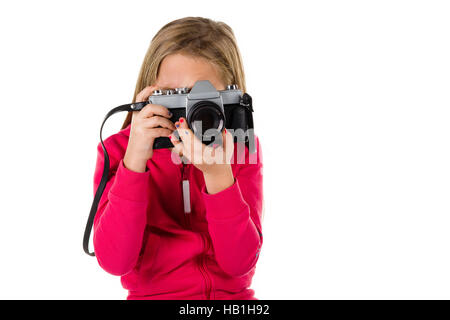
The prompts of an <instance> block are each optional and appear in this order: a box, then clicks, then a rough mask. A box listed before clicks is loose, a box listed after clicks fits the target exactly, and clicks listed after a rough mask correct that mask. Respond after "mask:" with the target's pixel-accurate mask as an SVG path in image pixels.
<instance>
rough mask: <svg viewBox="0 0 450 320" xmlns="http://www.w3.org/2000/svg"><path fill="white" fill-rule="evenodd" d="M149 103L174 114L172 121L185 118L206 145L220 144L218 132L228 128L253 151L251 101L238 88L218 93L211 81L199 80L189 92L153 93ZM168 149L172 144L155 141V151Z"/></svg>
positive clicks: (184, 89)
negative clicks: (160, 106) (162, 107)
mask: <svg viewBox="0 0 450 320" xmlns="http://www.w3.org/2000/svg"><path fill="white" fill-rule="evenodd" d="M148 103H151V104H159V105H162V106H164V107H166V108H168V109H169V110H170V111H171V112H172V114H173V116H172V117H171V118H170V120H171V121H172V122H176V121H178V119H179V118H180V117H184V118H186V120H187V124H188V126H189V128H190V129H191V130H192V131H193V132H194V134H195V135H196V136H197V137H198V138H199V139H200V140H201V141H202V142H203V143H204V144H206V145H208V144H210V143H212V142H215V143H219V144H221V132H222V131H223V130H224V128H227V130H229V129H231V133H232V134H233V137H234V141H235V142H245V143H246V145H247V146H248V148H249V151H250V152H252V153H253V152H254V151H255V143H254V132H253V117H252V112H253V107H252V98H251V97H250V95H248V94H247V93H245V94H243V93H242V91H241V90H239V89H238V87H237V85H228V86H227V89H226V90H222V91H217V90H216V89H215V88H214V86H213V85H212V84H211V82H209V81H208V80H201V81H197V82H196V83H195V85H194V86H193V87H192V89H191V90H189V88H176V89H175V90H155V91H154V92H153V94H152V95H151V96H150V97H149V99H148ZM131 108H132V109H133V106H132V107H131ZM177 138H179V137H177ZM170 147H173V144H172V143H171V142H170V139H169V138H166V137H159V138H156V139H155V142H154V145H153V148H154V149H162V148H170Z"/></svg>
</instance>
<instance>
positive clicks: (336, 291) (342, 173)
mask: <svg viewBox="0 0 450 320" xmlns="http://www.w3.org/2000/svg"><path fill="white" fill-rule="evenodd" d="M184 16H204V17H209V18H212V19H215V20H221V21H224V22H226V23H228V24H229V25H230V26H231V27H232V28H233V29H234V32H235V34H236V37H237V40H238V44H239V46H240V49H241V52H242V55H243V59H244V66H245V71H246V75H247V80H248V81H247V85H248V92H249V93H250V94H251V95H252V96H253V98H254V104H255V109H256V112H255V126H256V132H257V134H258V135H259V136H260V138H261V142H262V147H263V153H264V163H265V164H264V179H265V180H264V185H265V186H264V188H265V189H264V192H265V206H266V210H265V217H264V221H263V233H264V245H263V248H262V252H261V255H260V259H259V262H258V264H257V269H256V270H257V271H256V274H255V276H254V278H253V286H252V287H253V289H255V291H256V297H257V298H259V299H352V298H356V299H371V298H373V299H397V298H398V299H400V298H401V299H412V298H425V299H431V298H437V299H443V298H446V299H449V298H450V256H449V244H450V228H449V224H450V215H449V214H450V210H449V209H450V201H449V200H450V199H449V194H450V169H449V168H450V150H449V138H450V128H449V123H450V94H449V93H450V92H449V89H450V59H449V57H450V41H449V39H450V19H449V17H450V8H449V5H448V2H446V1H270V2H265V1H245V2H244V1H231V0H227V1H222V2H219V1H192V0H191V1H168V2H157V1H126V2H125V1H122V2H119V1H71V2H70V1H2V2H1V4H0V30H1V31H0V32H1V34H0V37H1V38H0V39H1V42H0V47H1V50H0V55H1V59H0V103H1V111H2V116H1V124H0V134H1V135H0V137H1V157H0V168H1V175H0V183H1V198H0V214H1V218H0V219H1V220H0V248H1V251H0V259H1V263H0V298H3V299H13V298H23V299H50V298H52V299H125V297H126V291H125V290H124V289H122V287H121V284H120V281H119V278H118V277H114V276H112V275H109V274H107V273H106V272H105V271H103V270H102V269H101V268H100V267H99V266H98V264H97V262H96V260H95V258H91V257H88V256H86V255H85V254H84V253H83V251H82V247H81V243H82V233H83V230H84V226H85V219H86V218H87V214H88V212H89V209H90V205H91V202H92V198H93V184H92V178H93V173H94V166H95V160H96V147H97V144H98V142H99V138H98V131H99V127H100V124H101V121H102V120H103V117H104V115H105V114H106V113H107V111H109V110H110V109H111V108H112V107H115V106H117V105H119V104H123V103H128V102H130V101H131V98H132V94H133V91H134V86H135V83H136V79H137V75H138V71H139V68H140V65H141V63H142V60H143V58H144V54H145V51H146V50H147V47H148V45H149V43H150V40H151V38H152V37H153V35H154V34H155V33H156V32H157V31H158V30H159V28H161V27H162V26H163V25H164V24H166V23H168V22H169V21H172V20H174V19H176V18H181V17H184ZM124 117H125V114H119V115H116V116H114V118H113V119H111V120H109V122H108V123H107V125H106V128H105V131H104V136H108V135H110V134H113V133H115V132H117V131H118V130H119V129H120V126H121V124H122V121H123V119H124Z"/></svg>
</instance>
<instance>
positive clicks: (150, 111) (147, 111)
mask: <svg viewBox="0 0 450 320" xmlns="http://www.w3.org/2000/svg"><path fill="white" fill-rule="evenodd" d="M155 115H158V116H162V117H165V118H168V119H170V118H171V117H172V113H171V112H170V111H169V109H167V108H166V107H164V106H162V105H159V104H151V103H149V104H148V105H146V106H145V107H144V108H143V109H142V110H141V111H140V112H139V116H140V117H141V118H150V117H153V116H155Z"/></svg>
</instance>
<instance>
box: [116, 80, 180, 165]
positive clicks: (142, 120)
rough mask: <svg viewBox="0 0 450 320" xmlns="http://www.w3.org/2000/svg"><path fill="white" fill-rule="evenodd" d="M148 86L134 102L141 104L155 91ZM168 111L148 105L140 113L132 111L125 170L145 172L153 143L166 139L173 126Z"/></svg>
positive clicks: (157, 106)
mask: <svg viewBox="0 0 450 320" xmlns="http://www.w3.org/2000/svg"><path fill="white" fill-rule="evenodd" d="M156 88H157V87H156V86H148V87H146V88H145V89H144V90H142V91H141V92H140V93H139V94H138V95H137V96H136V102H142V101H145V100H147V99H148V97H149V96H150V95H151V94H152V93H153V91H154V90H155V89H156ZM171 116H172V114H171V113H170V112H169V109H167V108H166V107H163V106H161V105H156V104H148V105H146V106H145V107H144V108H143V109H142V110H141V111H134V112H133V117H132V120H131V130H130V138H129V140H128V146H127V150H126V152H125V156H124V159H123V162H124V165H125V167H126V168H127V169H130V170H132V171H135V172H145V170H146V164H147V161H148V159H150V158H151V157H152V155H153V142H154V141H155V139H156V138H157V137H168V136H169V135H170V134H171V133H172V132H173V130H175V126H174V124H173V122H172V121H170V120H169V119H170V117H171Z"/></svg>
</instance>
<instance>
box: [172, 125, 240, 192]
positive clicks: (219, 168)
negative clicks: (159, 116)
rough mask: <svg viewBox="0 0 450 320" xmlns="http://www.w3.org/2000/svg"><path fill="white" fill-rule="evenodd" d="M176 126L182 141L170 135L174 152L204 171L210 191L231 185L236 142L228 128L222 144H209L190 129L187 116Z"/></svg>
mask: <svg viewBox="0 0 450 320" xmlns="http://www.w3.org/2000/svg"><path fill="white" fill-rule="evenodd" d="M175 126H176V130H177V132H178V135H179V136H180V138H181V141H179V140H177V138H176V137H175V135H174V134H172V135H170V137H169V138H170V141H171V142H172V144H173V145H174V148H173V149H172V152H175V153H177V154H178V155H180V156H184V157H186V158H187V159H188V160H189V161H190V162H191V163H192V164H193V165H194V166H195V167H196V168H198V169H199V170H201V171H202V172H203V176H204V178H205V184H206V189H207V191H208V193H210V194H213V193H217V192H220V191H222V190H224V189H226V188H228V187H229V186H231V185H232V184H233V183H234V176H233V172H232V170H231V159H232V156H233V151H234V142H233V136H232V135H231V133H229V132H227V131H226V129H225V130H224V131H223V132H222V141H223V145H222V146H219V145H218V144H214V143H212V144H210V145H208V146H207V145H205V144H203V143H202V142H201V141H200V139H199V138H198V137H196V136H195V135H194V133H193V132H192V130H191V129H189V127H188V125H187V122H186V119H185V118H180V119H179V121H177V122H175Z"/></svg>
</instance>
